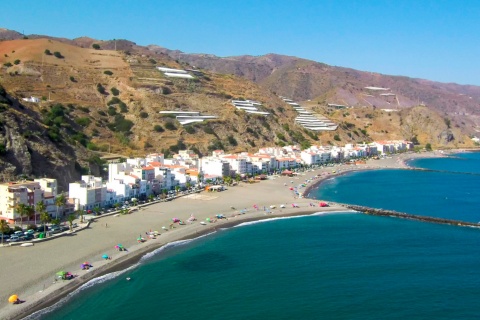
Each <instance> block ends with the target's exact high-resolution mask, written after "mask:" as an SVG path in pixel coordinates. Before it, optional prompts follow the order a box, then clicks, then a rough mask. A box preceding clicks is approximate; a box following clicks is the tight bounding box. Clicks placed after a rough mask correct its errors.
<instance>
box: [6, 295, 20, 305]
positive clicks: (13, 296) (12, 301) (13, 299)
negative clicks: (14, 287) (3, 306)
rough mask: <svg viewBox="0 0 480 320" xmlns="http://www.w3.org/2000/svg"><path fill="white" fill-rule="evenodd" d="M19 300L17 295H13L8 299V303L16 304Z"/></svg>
mask: <svg viewBox="0 0 480 320" xmlns="http://www.w3.org/2000/svg"><path fill="white" fill-rule="evenodd" d="M17 300H18V296H17V295H16V294H12V295H11V296H10V298H8V302H10V303H14V302H16V301H17Z"/></svg>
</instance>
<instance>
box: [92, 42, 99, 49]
mask: <svg viewBox="0 0 480 320" xmlns="http://www.w3.org/2000/svg"><path fill="white" fill-rule="evenodd" d="M92 48H93V49H95V50H100V45H99V44H98V43H94V44H92Z"/></svg>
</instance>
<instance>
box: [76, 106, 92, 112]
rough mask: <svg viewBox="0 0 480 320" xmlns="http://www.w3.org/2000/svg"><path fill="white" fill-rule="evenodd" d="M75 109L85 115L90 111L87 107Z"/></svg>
mask: <svg viewBox="0 0 480 320" xmlns="http://www.w3.org/2000/svg"><path fill="white" fill-rule="evenodd" d="M77 109H78V110H80V111H82V112H85V113H90V109H89V108H88V107H82V106H78V107H77Z"/></svg>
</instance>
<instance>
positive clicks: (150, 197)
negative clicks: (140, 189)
mask: <svg viewBox="0 0 480 320" xmlns="http://www.w3.org/2000/svg"><path fill="white" fill-rule="evenodd" d="M153 198H155V196H154V195H153V194H151V195H149V196H148V201H150V202H152V201H153Z"/></svg>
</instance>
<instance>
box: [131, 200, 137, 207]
mask: <svg viewBox="0 0 480 320" xmlns="http://www.w3.org/2000/svg"><path fill="white" fill-rule="evenodd" d="M132 204H133V206H134V207H135V206H136V205H137V204H138V199H137V198H133V199H132Z"/></svg>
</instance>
